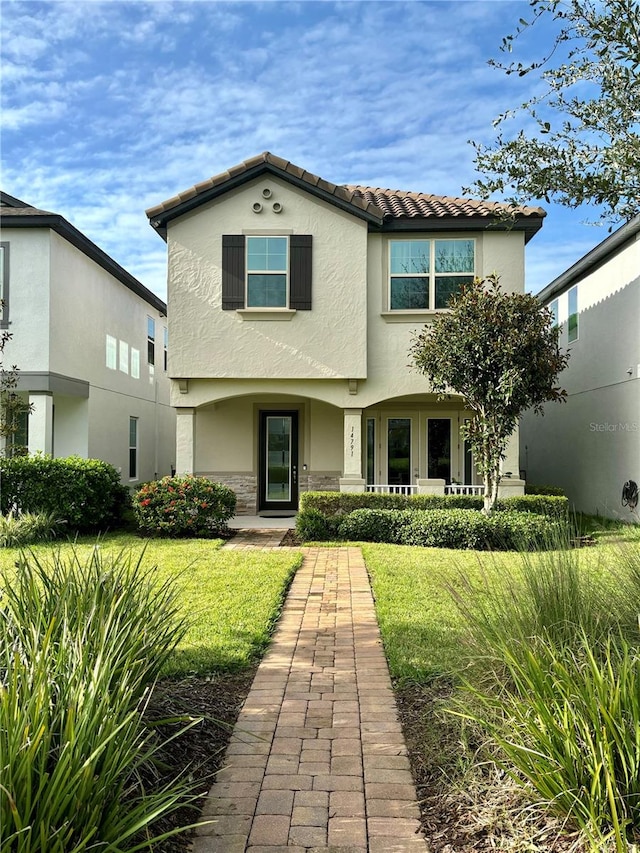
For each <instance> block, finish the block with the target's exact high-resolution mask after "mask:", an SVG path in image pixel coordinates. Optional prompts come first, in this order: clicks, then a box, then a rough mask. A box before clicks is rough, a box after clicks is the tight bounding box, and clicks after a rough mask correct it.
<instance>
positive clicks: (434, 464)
mask: <svg viewBox="0 0 640 853" xmlns="http://www.w3.org/2000/svg"><path fill="white" fill-rule="evenodd" d="M427 476H428V477H429V479H430V480H444V481H445V483H447V484H449V483H451V418H429V419H428V422H427Z"/></svg>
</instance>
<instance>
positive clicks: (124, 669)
mask: <svg viewBox="0 0 640 853" xmlns="http://www.w3.org/2000/svg"><path fill="white" fill-rule="evenodd" d="M152 572H153V570H143V569H142V567H141V561H140V559H139V560H137V561H135V560H134V559H132V558H131V557H130V556H127V555H126V554H124V553H121V554H120V555H118V556H116V557H111V558H109V559H103V557H102V555H101V553H100V549H99V548H98V547H96V548H95V549H94V550H93V553H92V555H91V557H90V558H89V559H88V560H86V561H85V562H81V561H80V560H79V558H78V557H77V556H76V554H75V552H74V553H73V556H72V558H71V559H67V560H63V559H61V557H60V555H59V554H58V555H55V556H54V557H53V558H52V559H51V560H50V561H47V562H45V561H42V560H40V559H38V558H37V557H36V556H35V555H34V554H32V553H31V554H25V555H24V556H23V557H22V558H21V559H20V560H19V562H18V563H17V566H16V572H15V574H11V575H9V573H8V572H6V571H5V572H3V574H2V575H1V576H0V589H1V590H2V595H1V598H0V780H1V783H0V849H1V850H2V851H3V853H83V851H89V850H100V851H103V853H117V852H118V851H124V850H127V851H134V850H150V849H151V846H150V844H151V839H152V837H153V823H154V821H155V820H156V819H157V818H158V817H160V816H161V815H163V814H166V813H167V812H168V811H171V810H173V809H175V808H177V807H178V806H179V805H182V804H184V801H185V796H186V789H185V786H184V785H181V784H180V783H176V784H173V785H170V786H167V787H166V788H165V789H163V790H161V791H156V792H153V793H147V792H145V790H144V782H143V781H142V780H143V779H144V778H145V772H144V771H145V766H146V765H148V764H149V762H151V761H152V760H153V758H154V754H155V753H156V751H157V749H158V748H159V744H158V743H157V742H156V740H155V737H154V734H153V732H151V731H150V730H149V729H147V728H145V726H144V724H143V723H142V720H141V711H142V709H143V705H144V702H145V697H146V696H147V694H148V690H149V689H150V688H151V685H152V684H153V681H154V679H155V678H156V677H157V676H158V673H159V672H160V669H161V667H162V665H163V664H164V662H165V661H166V660H167V658H168V656H169V655H170V654H171V653H172V651H173V649H174V648H175V646H176V644H177V643H178V641H179V640H180V639H181V637H182V635H183V632H184V630H185V624H184V622H183V621H182V620H181V618H180V616H179V613H178V609H177V606H176V600H175V597H174V592H173V589H172V587H171V586H170V585H169V584H163V585H160V586H158V585H156V584H155V583H154V579H153V574H152Z"/></svg>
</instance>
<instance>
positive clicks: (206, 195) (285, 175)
mask: <svg viewBox="0 0 640 853" xmlns="http://www.w3.org/2000/svg"><path fill="white" fill-rule="evenodd" d="M264 174H271V175H273V176H274V177H277V178H281V179H282V180H283V181H286V182H287V183H289V184H292V185H293V186H295V187H297V188H298V189H302V190H304V191H305V192H308V193H310V194H311V195H313V196H316V198H319V199H321V200H322V201H325V202H327V203H328V204H332V205H334V206H335V207H338V208H340V209H341V210H344V211H345V212H346V213H349V214H351V215H352V216H356V217H358V218H359V219H364V220H365V221H366V222H367V223H370V224H375V225H381V224H382V219H383V218H382V216H380V215H377V214H375V213H373V212H371V211H369V210H364V209H363V208H361V207H358V206H357V205H355V204H352V203H351V202H350V201H348V200H346V199H343V198H340V197H339V196H336V195H334V194H333V193H332V192H329V191H327V190H325V189H323V188H322V187H321V186H317V185H313V184H311V183H310V182H309V181H306V180H305V179H304V178H300V177H298V176H297V175H292V174H291V173H290V172H287V171H285V170H284V169H279V168H278V167H277V166H274V165H273V164H272V163H269V162H262V163H259V164H257V165H255V166H252V167H250V168H249V169H246V170H244V171H242V172H240V173H239V174H237V175H232V176H231V177H230V178H228V179H227V180H225V181H223V182H222V183H220V184H217V185H216V186H213V187H210V188H209V189H206V190H203V191H202V192H199V193H194V194H193V195H192V196H191V197H190V198H186V199H185V200H184V201H182V202H180V203H179V204H176V205H175V206H174V207H171V208H169V209H168V210H165V211H161V212H159V213H157V214H154V213H153V211H154V210H155V208H149V209H148V210H147V216H148V217H149V222H150V225H151V227H152V228H154V229H155V230H156V231H157V232H158V234H160V236H161V237H162V238H163V239H164V240H166V239H167V224H168V223H169V222H170V221H171V220H172V219H177V218H178V217H180V216H183V215H184V214H185V213H189V212H190V211H192V210H194V209H195V208H197V207H200V206H201V205H203V204H206V203H207V202H210V201H213V200H215V199H217V198H219V197H220V196H222V195H224V194H225V193H228V192H230V191H231V190H234V189H236V188H237V187H240V186H242V185H243V184H246V183H248V182H249V181H252V180H254V179H255V178H259V177H261V176H262V175H264Z"/></svg>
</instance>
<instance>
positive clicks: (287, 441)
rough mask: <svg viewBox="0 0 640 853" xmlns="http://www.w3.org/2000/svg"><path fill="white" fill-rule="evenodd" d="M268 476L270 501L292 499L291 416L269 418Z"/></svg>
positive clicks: (267, 435)
mask: <svg viewBox="0 0 640 853" xmlns="http://www.w3.org/2000/svg"><path fill="white" fill-rule="evenodd" d="M266 432H267V434H266V442H267V478H266V499H267V500H268V501H290V500H291V417H290V416H287V415H285V416H278V417H268V418H267V430H266Z"/></svg>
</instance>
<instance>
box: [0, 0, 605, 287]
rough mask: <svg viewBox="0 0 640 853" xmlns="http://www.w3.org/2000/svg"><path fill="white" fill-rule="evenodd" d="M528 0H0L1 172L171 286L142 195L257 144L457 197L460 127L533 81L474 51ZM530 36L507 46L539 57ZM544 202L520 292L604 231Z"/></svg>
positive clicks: (493, 45)
mask: <svg viewBox="0 0 640 853" xmlns="http://www.w3.org/2000/svg"><path fill="white" fill-rule="evenodd" d="M528 12H529V6H528V3H527V2H526V0H453V1H452V2H448V1H447V0H425V2H422V0H412V2H402V0H369V2H353V0H346V2H340V3H334V2H305V0H302V2H287V3H280V2H262V3H253V2H232V3H221V2H220V3H218V2H209V0H196V2H186V0H184V2H183V1H182V0H178V1H177V2H164V0H158V2H142V0H136V2H118V1H117V0H109V1H108V2H98V0H96V2H92V0H75V2H72V3H66V2H57V0H49V2H31V0H28V2H22V1H21V2H14V0H3V2H2V5H1V15H2V20H1V29H2V68H1V70H2V138H1V143H2V176H1V182H0V183H1V186H2V189H3V190H4V191H5V192H8V193H10V194H12V195H15V196H17V197H18V198H21V199H23V200H24V201H27V202H28V203H30V204H32V205H34V206H35V207H40V208H43V209H45V210H51V211H54V212H56V213H60V214H62V215H63V216H65V217H66V218H67V219H68V220H69V221H70V222H72V223H73V224H74V225H75V226H76V227H77V228H79V229H80V230H81V231H83V232H84V233H85V234H86V235H87V236H88V237H90V238H91V239H92V240H93V241H94V242H96V243H97V244H98V245H99V246H100V247H101V248H103V249H104V250H105V251H106V252H107V253H108V254H110V255H111V256H112V257H113V258H114V259H115V260H116V261H118V262H119V263H120V264H121V265H122V266H124V267H125V268H126V269H128V270H129V271H130V272H131V273H132V274H133V275H135V276H136V277H137V278H139V279H140V280H141V281H142V282H143V283H144V284H146V285H147V287H149V288H150V289H151V290H153V291H155V292H156V293H158V295H160V296H161V297H162V298H165V297H166V256H165V244H164V243H163V242H162V240H161V239H160V238H159V237H158V235H157V234H155V232H153V231H152V229H151V227H150V226H149V224H148V220H147V217H146V216H145V213H144V211H145V209H146V208H147V207H150V206H152V205H154V204H157V203H159V202H161V201H163V200H165V199H167V198H170V197H172V196H174V195H175V194H176V193H177V192H180V191H182V190H185V189H187V188H188V187H190V186H192V185H193V184H195V183H198V182H200V181H202V180H204V179H205V178H207V177H209V176H211V175H214V174H217V173H218V172H221V171H223V170H225V169H227V168H228V167H230V166H233V165H235V164H236V163H239V162H241V161H242V160H245V159H247V158H248V157H251V156H253V155H255V154H258V153H260V152H261V151H264V150H269V151H271V152H273V153H274V154H277V155H278V156H280V157H284V158H286V159H288V160H291V161H292V162H294V163H296V164H298V165H300V166H303V167H304V168H306V169H308V170H309V171H311V172H315V173H316V174H319V175H321V176H322V177H323V178H325V179H327V180H329V181H333V182H335V183H351V184H366V185H369V186H381V187H390V188H393V189H398V188H399V189H407V190H414V191H419V192H427V193H436V194H441V195H455V196H459V195H461V194H462V188H463V187H464V186H467V185H469V184H470V183H472V181H473V179H474V176H475V172H474V166H473V149H472V147H471V145H469V144H468V140H469V139H475V140H477V141H484V142H489V141H491V140H492V139H493V128H492V121H493V119H494V118H495V117H496V116H497V115H498V114H500V113H502V112H503V111H504V110H506V109H508V108H510V107H514V106H516V105H517V104H519V103H521V102H522V101H524V100H525V99H526V98H527V97H528V96H529V95H530V94H531V92H532V87H534V86H535V85H536V82H535V81H534V80H529V78H517V77H516V76H512V77H508V78H507V77H506V76H505V75H504V74H502V73H500V72H499V71H497V70H495V69H492V68H490V67H489V66H488V65H487V60H488V59H489V58H491V57H496V56H498V55H499V45H500V43H501V41H502V38H503V36H505V35H507V34H509V33H511V32H513V30H514V29H515V26H516V25H517V22H518V19H519V18H520V17H522V16H525V17H526V15H527V14H528ZM532 33H533V30H532ZM543 35H544V33H543V32H541V33H540V34H538V27H537V26H536V28H535V36H536V38H533V37H532V38H530V39H529V40H526V41H525V42H523V43H522V45H520V44H519V43H518V45H517V50H518V52H517V54H514V55H515V56H516V58H517V59H522V60H523V61H524V60H525V59H526V58H527V57H534V56H539V53H540V50H541V47H540V41H539V39H540V37H543ZM536 41H537V42H538V46H536ZM532 203H538V202H536V200H533V199H532ZM543 206H544V207H545V208H546V209H547V211H548V216H547V219H546V222H545V225H544V227H543V229H542V231H541V232H540V233H539V234H538V235H537V236H536V237H534V239H533V240H532V241H531V242H530V243H529V246H528V248H527V283H526V286H527V289H528V290H532V291H533V292H537V291H539V290H540V289H541V288H542V287H543V286H545V285H546V284H548V283H549V281H551V280H552V279H553V278H555V277H556V276H557V275H559V274H560V273H561V272H562V271H563V270H564V269H566V268H567V267H568V266H569V265H570V264H572V263H573V262H575V261H576V260H578V258H580V257H581V256H582V255H583V254H584V253H585V252H587V251H588V250H589V249H590V248H592V247H593V246H594V245H596V244H597V243H599V242H600V241H601V240H603V239H604V238H605V237H606V236H607V231H606V229H605V228H596V227H594V226H593V225H589V224H587V220H588V219H592V220H593V219H594V218H595V214H594V213H593V212H592V211H589V210H588V209H586V210H578V211H568V210H564V209H562V208H560V207H558V206H556V205H548V204H544V203H543ZM498 272H499V270H498Z"/></svg>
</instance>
